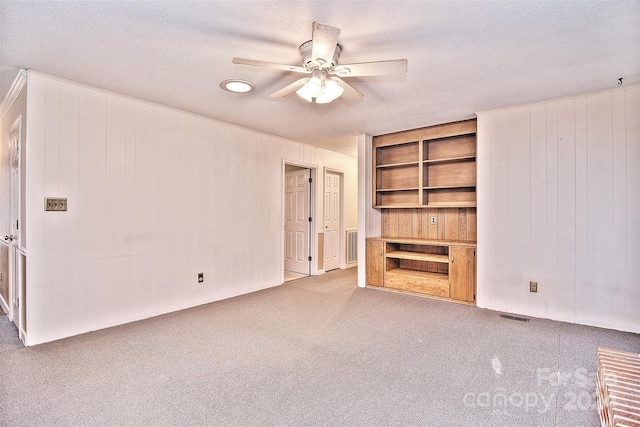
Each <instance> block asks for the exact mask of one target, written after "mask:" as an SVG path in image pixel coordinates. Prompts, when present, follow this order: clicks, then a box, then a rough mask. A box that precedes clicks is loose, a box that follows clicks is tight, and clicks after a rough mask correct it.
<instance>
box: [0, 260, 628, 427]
mask: <svg viewBox="0 0 640 427" xmlns="http://www.w3.org/2000/svg"><path fill="white" fill-rule="evenodd" d="M4 326H6V325H3V324H0V328H3V327H4ZM599 345H602V346H606V347H611V348H618V349H621V350H626V351H634V352H640V337H639V336H638V335H635V334H630V333H623V332H617V331H610V330H604V329H598V328H592V327H585V326H577V325H571V324H566V323H560V322H553V321H548V320H539V319H532V320H531V321H529V322H519V321H514V320H508V319H504V318H501V317H500V316H499V313H496V312H492V311H488V310H482V309H478V308H475V307H468V306H463V305H457V304H452V303H447V302H440V301H434V300H429V299H425V298H419V297H412V296H407V295H400V294H394V293H389V292H383V291H377V290H370V289H360V288H357V287H356V269H355V268H354V269H348V270H342V271H333V272H330V273H327V274H326V275H324V276H319V277H307V278H303V279H299V280H295V281H292V282H289V283H287V284H285V285H282V286H279V287H276V288H272V289H268V290H265V291H260V292H255V293H252V294H249V295H245V296H241V297H237V298H233V299H229V300H225V301H220V302H217V303H213V304H208V305H205V306H201V307H196V308H193V309H189V310H184V311H181V312H177V313H172V314H168V315H164V316H160V317H156V318H153V319H148V320H144V321H141V322H136V323H132V324H128V325H124V326H120V327H115V328H111V329H107V330H102V331H98V332H94V333H90V334H85V335H81V336H77V337H73V338H69V339H65V340H61V341H58V342H54V343H49V344H44V345H40V346H36V347H31V348H14V349H8V350H5V351H3V352H2V353H0V380H1V381H2V382H1V384H0V416H1V417H2V419H1V420H0V425H2V426H92V425H100V426H124V425H136V426H174V425H175V426H178V425H180V426H182V425H202V426H209V425H211V426H236V425H241V426H247V425H249V426H271V425H291V426H299V425H318V426H325V425H349V426H376V425H378V426H391V425H398V426H400V425H402V426H404V425H414V426H415V425H420V426H556V425H560V426H579V425H583V426H596V425H598V423H599V422H598V417H597V414H596V411H595V394H594V391H595V388H594V385H593V378H594V375H595V369H596V364H595V354H596V348H597V346H599Z"/></svg>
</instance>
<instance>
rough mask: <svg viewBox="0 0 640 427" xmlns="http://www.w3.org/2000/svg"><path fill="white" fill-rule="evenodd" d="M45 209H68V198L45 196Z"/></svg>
mask: <svg viewBox="0 0 640 427" xmlns="http://www.w3.org/2000/svg"><path fill="white" fill-rule="evenodd" d="M44 210H45V211H66V210H67V199H66V198H60V197H45V198H44Z"/></svg>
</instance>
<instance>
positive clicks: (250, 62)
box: [231, 58, 311, 74]
mask: <svg viewBox="0 0 640 427" xmlns="http://www.w3.org/2000/svg"><path fill="white" fill-rule="evenodd" d="M231 62H233V63H234V64H241V65H252V66H254V67H263V68H269V69H272V70H282V71H293V72H294V73H304V74H309V73H311V71H309V70H307V69H306V68H303V67H298V66H296V65H286V64H277V63H275V62H267V61H256V60H254V59H244V58H233V59H232V60H231Z"/></svg>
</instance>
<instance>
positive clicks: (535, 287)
mask: <svg viewBox="0 0 640 427" xmlns="http://www.w3.org/2000/svg"><path fill="white" fill-rule="evenodd" d="M529 292H538V282H529Z"/></svg>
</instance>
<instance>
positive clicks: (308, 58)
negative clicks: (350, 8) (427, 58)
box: [232, 22, 407, 104]
mask: <svg viewBox="0 0 640 427" xmlns="http://www.w3.org/2000/svg"><path fill="white" fill-rule="evenodd" d="M339 35H340V29H339V28H335V27H331V26H329V25H325V24H320V23H318V22H314V23H313V33H312V39H311V40H309V41H307V42H304V43H302V44H301V45H300V53H301V54H302V66H301V67H300V66H295V65H285V64H278V63H275V62H267V61H256V60H253V59H243V58H233V60H232V62H233V63H234V64H243V65H253V66H256V67H264V68H270V69H274V70H283V71H290V72H294V73H300V74H307V75H308V77H303V78H301V79H300V80H297V81H296V82H294V83H291V84H290V85H288V86H286V87H284V88H282V89H280V90H279V91H277V92H275V93H272V94H271V95H270V98H272V99H278V98H284V97H286V96H288V95H291V94H292V93H294V92H296V93H297V94H298V95H300V96H301V97H302V98H304V99H306V100H307V101H309V102H315V103H317V104H326V103H328V102H331V101H333V100H334V99H336V98H338V97H340V96H341V97H342V98H343V99H345V100H346V101H357V100H358V99H360V98H362V97H363V96H364V95H363V94H362V93H360V92H359V91H358V90H356V89H355V88H354V87H353V86H351V85H349V84H348V83H347V82H345V81H344V80H342V79H343V78H347V77H365V76H389V75H396V74H405V73H406V72H407V60H406V59H395V60H389V61H375V62H361V63H358V64H338V59H339V58H340V54H341V53H342V47H341V46H340V45H339V44H338V36H339Z"/></svg>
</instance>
